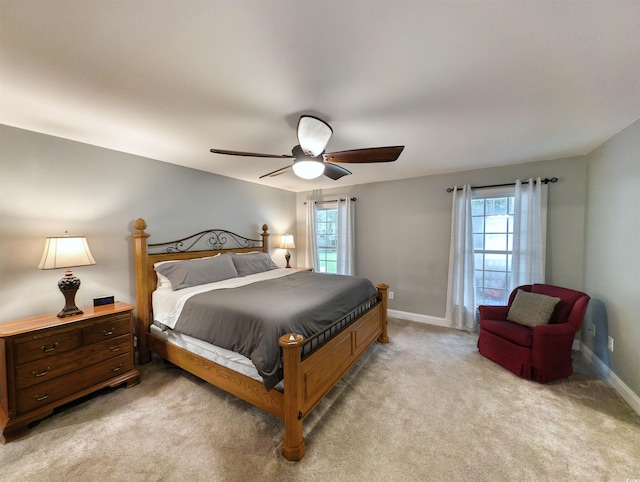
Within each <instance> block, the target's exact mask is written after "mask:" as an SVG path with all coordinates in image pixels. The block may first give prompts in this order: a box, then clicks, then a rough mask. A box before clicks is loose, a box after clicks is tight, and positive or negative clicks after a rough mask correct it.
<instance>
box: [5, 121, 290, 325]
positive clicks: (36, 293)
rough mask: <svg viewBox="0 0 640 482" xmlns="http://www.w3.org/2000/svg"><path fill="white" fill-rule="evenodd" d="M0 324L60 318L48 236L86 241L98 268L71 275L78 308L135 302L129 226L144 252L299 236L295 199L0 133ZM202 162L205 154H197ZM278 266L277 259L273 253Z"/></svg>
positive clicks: (28, 135)
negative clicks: (204, 241)
mask: <svg viewBox="0 0 640 482" xmlns="http://www.w3.org/2000/svg"><path fill="white" fill-rule="evenodd" d="M0 149H1V150H0V322H2V321H8V320H11V319H15V318H21V317H25V316H32V315H36V314H41V313H51V312H57V311H59V310H60V309H61V308H62V307H63V306H64V298H63V296H62V294H61V293H60V291H59V290H58V287H57V281H58V280H59V279H60V278H61V277H62V275H63V274H64V271H63V270H47V271H42V270H38V269H37V265H38V263H39V261H40V258H41V256H42V250H43V249H44V240H45V237H47V236H61V235H62V234H63V233H64V231H65V230H68V231H69V233H70V234H72V235H74V234H75V235H85V236H87V241H88V242H89V246H90V248H91V251H92V253H93V255H94V257H95V259H96V262H97V264H96V265H95V266H86V267H79V268H74V270H73V271H74V273H75V274H76V276H78V277H79V278H80V279H81V280H82V285H81V287H80V290H79V291H78V294H77V296H76V302H77V304H78V306H81V305H88V304H91V303H92V300H93V298H94V297H95V296H100V295H107V294H109V295H115V297H116V299H119V300H121V301H125V302H129V303H133V302H134V301H135V280H134V277H133V258H132V242H131V238H130V234H131V233H132V232H133V221H134V220H135V219H136V218H138V217H142V218H144V219H145V220H146V221H147V224H148V226H149V227H148V229H147V232H148V233H149V234H150V235H151V238H150V242H154V241H156V242H158V241H167V240H171V239H176V238H178V237H183V236H185V235H187V234H191V233H195V232H197V231H200V230H202V229H205V228H224V229H229V230H230V231H234V232H237V233H238V234H242V235H245V236H249V237H258V238H259V236H258V235H259V233H260V232H261V229H260V227H261V226H262V224H264V223H267V224H269V226H270V231H271V233H272V234H274V236H272V247H273V246H275V245H276V244H277V241H278V239H279V236H278V235H279V234H282V233H284V232H287V231H293V230H294V229H295V194H293V193H290V192H287V191H282V190H278V189H273V188H268V187H263V186H258V185H256V184H252V183H247V182H243V181H237V180H234V179H230V178H226V177H222V176H217V175H214V174H210V173H205V172H202V171H196V170H193V169H187V168H183V167H178V166H175V165H172V164H167V163H163V162H158V161H154V160H151V159H146V158H142V157H137V156H133V155H129V154H124V153H121V152H116V151H111V150H108V149H102V148H99V147H95V146H90V145H86V144H81V143H78V142H72V141H68V140H64V139H60V138H57V137H51V136H46V135H42V134H37V133H34V132H29V131H25V130H21V129H16V128H12V127H7V126H3V125H0ZM203 155H206V151H205V152H204V153H203ZM272 255H273V256H274V259H275V260H276V262H280V261H281V262H282V264H283V263H284V260H283V259H282V253H281V250H278V249H272Z"/></svg>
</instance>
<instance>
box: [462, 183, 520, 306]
mask: <svg viewBox="0 0 640 482" xmlns="http://www.w3.org/2000/svg"><path fill="white" fill-rule="evenodd" d="M494 196H495V194H494ZM513 207H514V196H513V195H503V196H499V197H478V198H476V197H475V196H474V199H473V200H472V201H471V216H472V218H471V219H472V226H473V254H474V262H473V265H474V273H475V283H476V304H478V305H506V304H507V302H508V300H509V294H510V289H509V287H510V285H511V283H510V282H511V260H512V254H513V212H514V210H513Z"/></svg>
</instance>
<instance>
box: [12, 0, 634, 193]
mask: <svg viewBox="0 0 640 482" xmlns="http://www.w3.org/2000/svg"><path fill="white" fill-rule="evenodd" d="M0 22H1V23H0V41H1V46H2V49H1V53H0V87H1V97H0V123H3V124H6V125H10V126H15V127H20V128H24V129H29V130H32V131H36V132H42V133H45V134H50V135H54V136H59V137H63V138H67V139H72V140H75V141H80V142H86V143H89V144H94V145H97V146H102V147H107V148H110V149H115V150H118V151H123V152H128V153H132V154H137V155H141V156H146V157H149V158H152V159H157V160H160V161H165V162H170V163H174V164H179V165H183V166H189V167H193V168H196V169H201V170H204V171H210V172H214V173H218V174H221V175H224V176H230V177H234V178H238V179H243V180H246V181H251V182H256V183H258V182H259V183H261V184H264V185H268V186H274V187H278V188H282V189H287V190H291V191H306V190H311V189H322V188H328V187H336V186H340V185H349V184H360V183H367V182H374V181H381V180H390V179H401V178H407V177H414V176H421V175H428V174H434V173H442V172H451V171H459V170H466V169H473V168H478V167H486V166H498V165H503V164H513V163H521V162H528V161H535V160H544V159H557V158H562V157H568V156H573V155H582V154H586V153H588V152H590V151H591V150H593V149H594V148H595V147H597V146H598V145H600V144H602V143H603V142H604V141H606V140H607V139H608V138H610V137H611V136H613V135H615V134H616V133H617V132H619V131H620V130H622V129H624V128H625V127H626V126H628V125H629V124H631V123H632V122H633V121H635V120H636V119H638V117H639V116H640V34H639V32H640V0H635V1H626V2H625V1H616V0H610V1H604V0H602V1H565V0H554V1H526V0H517V1H516V0H511V1H481V0H478V1H464V2H463V1H453V0H450V1H400V0H369V1H365V0H362V1H348V0H339V1H327V0H323V1H321V0H316V1H304V0H298V1H295V0H288V1H285V0H271V1H243V0H239V1H238V0H236V1H231V0H227V1H204V0H200V1H195V0H194V1H191V0H155V1H154V0H137V1H126V0H91V1H85V0H68V1H57V0H42V1H33V0H1V4H0ZM301 113H311V114H315V115H318V116H319V117H321V118H323V119H324V120H326V121H327V122H329V123H330V124H331V126H332V127H333V131H334V135H333V138H332V139H331V141H330V143H329V146H328V148H327V150H328V151H338V150H346V149H356V148H362V147H374V146H386V145H405V146H406V148H405V150H404V152H403V153H402V155H401V156H400V158H399V159H398V161H397V162H395V163H384V164H378V165H373V164H364V165H353V164H349V165H345V167H347V168H349V169H350V170H351V171H353V173H354V174H353V175H351V176H346V177H344V178H342V179H341V180H339V181H332V180H330V179H328V178H325V177H321V178H319V179H316V180H313V181H305V180H302V179H298V178H296V177H295V175H294V174H293V173H292V172H289V173H287V174H284V175H281V176H278V177H274V178H266V179H263V180H259V179H258V177H259V176H260V175H261V174H264V173H266V172H270V171H273V170H275V169H278V168H280V167H283V166H285V165H287V163H288V162H289V161H287V160H278V159H254V158H244V157H230V156H223V155H215V154H211V153H210V152H209V149H210V148H211V147H216V148H219V149H232V150H243V151H253V152H265V153H272V154H289V153H290V152H291V148H292V147H293V146H294V145H295V144H297V141H296V134H295V127H296V123H297V120H298V117H299V115H300V114H301Z"/></svg>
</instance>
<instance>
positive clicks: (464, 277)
mask: <svg viewBox="0 0 640 482" xmlns="http://www.w3.org/2000/svg"><path fill="white" fill-rule="evenodd" d="M475 291H476V288H475V278H474V269H473V229H472V225H471V186H470V185H465V186H463V187H462V189H461V190H458V187H457V186H454V189H453V208H452V215H451V247H450V249H449V283H448V287H447V309H446V314H445V322H446V323H447V324H448V325H449V326H451V327H453V328H458V329H460V330H467V331H475V330H476V316H475V312H476V296H475Z"/></svg>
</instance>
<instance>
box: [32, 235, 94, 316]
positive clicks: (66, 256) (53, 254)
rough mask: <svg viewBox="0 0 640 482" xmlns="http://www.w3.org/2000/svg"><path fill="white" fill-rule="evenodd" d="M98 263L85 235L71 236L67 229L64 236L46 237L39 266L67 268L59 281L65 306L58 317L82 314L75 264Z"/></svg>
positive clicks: (41, 267)
mask: <svg viewBox="0 0 640 482" xmlns="http://www.w3.org/2000/svg"><path fill="white" fill-rule="evenodd" d="M92 264H96V260H95V259H93V255H92V254H91V251H90V250H89V245H88V244H87V240H86V238H85V237H84V236H69V233H67V232H66V231H65V233H64V236H62V237H50V238H47V239H46V243H45V245H44V253H43V254H42V260H40V264H39V265H38V268H40V269H59V268H65V269H66V271H65V274H64V277H63V278H62V279H61V280H60V281H58V288H60V291H62V294H63V295H64V299H65V302H66V303H65V305H64V308H62V311H60V313H58V318H64V317H65V316H72V315H80V314H82V313H83V312H82V310H80V309H79V308H78V307H77V306H76V302H75V298H76V292H77V291H78V288H80V279H79V278H76V277H75V276H74V275H73V273H72V272H71V268H73V267H74V266H88V265H92Z"/></svg>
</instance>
